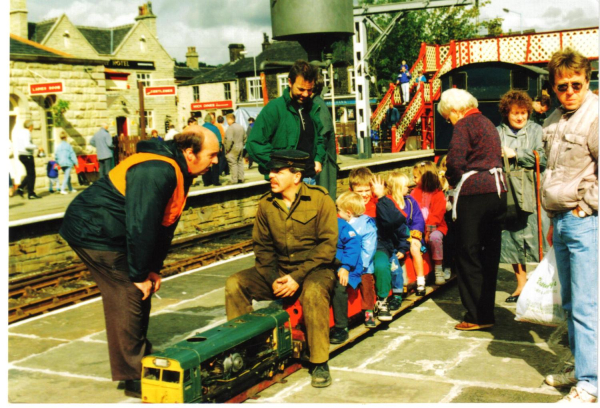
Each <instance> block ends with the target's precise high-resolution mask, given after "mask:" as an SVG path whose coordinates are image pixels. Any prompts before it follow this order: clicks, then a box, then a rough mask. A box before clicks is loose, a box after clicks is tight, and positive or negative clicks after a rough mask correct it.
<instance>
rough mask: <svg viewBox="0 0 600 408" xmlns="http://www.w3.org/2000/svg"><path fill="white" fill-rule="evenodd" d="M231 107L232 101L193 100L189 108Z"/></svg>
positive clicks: (193, 109)
mask: <svg viewBox="0 0 600 408" xmlns="http://www.w3.org/2000/svg"><path fill="white" fill-rule="evenodd" d="M232 107H233V101H218V102H195V103H192V107H191V110H192V111H199V110H203V109H229V108H232Z"/></svg>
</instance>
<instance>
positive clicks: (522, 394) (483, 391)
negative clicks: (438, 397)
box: [449, 387, 562, 403]
mask: <svg viewBox="0 0 600 408" xmlns="http://www.w3.org/2000/svg"><path fill="white" fill-rule="evenodd" d="M561 397H562V395H561V394H560V393H559V392H556V395H549V394H545V393H536V392H532V391H531V390H528V391H514V390H506V389H493V388H492V389H490V388H485V387H465V388H463V389H461V390H460V394H459V395H458V396H457V397H455V398H453V399H452V400H451V401H449V402H454V403H461V402H471V403H527V402H530V403H531V402H533V403H548V402H557V401H558V400H559V399H560V398H561Z"/></svg>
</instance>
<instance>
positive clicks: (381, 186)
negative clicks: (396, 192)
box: [371, 176, 385, 198]
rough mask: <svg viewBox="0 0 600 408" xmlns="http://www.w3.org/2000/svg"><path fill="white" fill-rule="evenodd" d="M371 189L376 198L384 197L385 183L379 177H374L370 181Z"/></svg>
mask: <svg viewBox="0 0 600 408" xmlns="http://www.w3.org/2000/svg"><path fill="white" fill-rule="evenodd" d="M371 189H372V190H373V195H374V196H375V197H377V198H381V197H383V196H385V183H384V181H383V179H382V178H381V176H374V177H373V180H372V181H371Z"/></svg>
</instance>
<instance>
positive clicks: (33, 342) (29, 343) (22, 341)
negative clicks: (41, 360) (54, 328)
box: [8, 334, 67, 363]
mask: <svg viewBox="0 0 600 408" xmlns="http://www.w3.org/2000/svg"><path fill="white" fill-rule="evenodd" d="M65 343H67V340H59V339H44V338H40V337H37V336H31V337H23V336H18V335H10V334H9V336H8V348H9V350H10V353H8V362H9V363H12V362H14V361H19V360H23V359H24V358H28V357H31V356H34V355H36V354H40V353H43V352H45V351H47V350H49V349H51V348H53V347H56V346H59V345H61V344H65Z"/></svg>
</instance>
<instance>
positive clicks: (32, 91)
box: [29, 81, 65, 95]
mask: <svg viewBox="0 0 600 408" xmlns="http://www.w3.org/2000/svg"><path fill="white" fill-rule="evenodd" d="M64 91H65V84H64V82H63V81H56V82H46V83H43V84H30V85H29V95H47V94H57V93H63V92H64Z"/></svg>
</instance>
